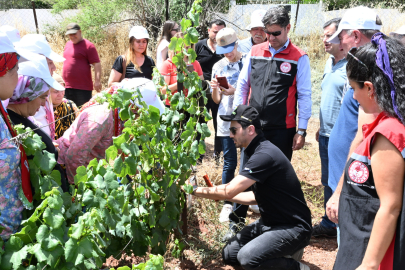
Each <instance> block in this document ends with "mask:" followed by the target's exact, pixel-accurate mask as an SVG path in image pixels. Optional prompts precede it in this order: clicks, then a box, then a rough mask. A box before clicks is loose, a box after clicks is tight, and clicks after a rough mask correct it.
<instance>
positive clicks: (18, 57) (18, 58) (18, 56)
mask: <svg viewBox="0 0 405 270" xmlns="http://www.w3.org/2000/svg"><path fill="white" fill-rule="evenodd" d="M16 55H17V61H18V60H20V55H19V54H18V53H16Z"/></svg>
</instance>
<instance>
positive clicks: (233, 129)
mask: <svg viewBox="0 0 405 270" xmlns="http://www.w3.org/2000/svg"><path fill="white" fill-rule="evenodd" d="M238 128H241V127H230V128H229V131H230V132H231V133H232V135H235V134H236V131H237V130H238Z"/></svg>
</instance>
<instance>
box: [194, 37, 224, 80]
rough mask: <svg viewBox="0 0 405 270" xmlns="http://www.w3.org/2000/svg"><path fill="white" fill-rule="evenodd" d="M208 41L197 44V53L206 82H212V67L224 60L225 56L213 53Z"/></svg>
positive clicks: (204, 40)
mask: <svg viewBox="0 0 405 270" xmlns="http://www.w3.org/2000/svg"><path fill="white" fill-rule="evenodd" d="M207 40H208V39H203V40H200V41H199V42H198V43H197V44H195V52H196V54H197V61H198V62H199V63H200V65H201V69H202V71H203V74H204V80H209V81H211V74H212V67H213V66H214V64H215V63H216V62H218V61H219V60H221V59H222V58H224V55H223V54H216V52H212V51H211V49H210V48H209V47H208V44H207Z"/></svg>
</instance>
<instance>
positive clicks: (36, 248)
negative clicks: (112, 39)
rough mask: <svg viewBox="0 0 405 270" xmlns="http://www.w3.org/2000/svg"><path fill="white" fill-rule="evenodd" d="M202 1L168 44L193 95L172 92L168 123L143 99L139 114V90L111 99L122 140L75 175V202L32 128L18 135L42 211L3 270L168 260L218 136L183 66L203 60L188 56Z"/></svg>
mask: <svg viewBox="0 0 405 270" xmlns="http://www.w3.org/2000/svg"><path fill="white" fill-rule="evenodd" d="M200 2H201V0H197V1H196V2H194V4H193V6H192V9H191V11H190V12H189V13H188V17H189V18H190V19H183V20H182V21H181V28H182V31H183V32H184V33H185V36H184V39H182V38H179V39H176V38H173V39H172V40H171V43H170V45H169V48H170V49H173V50H176V51H178V52H179V53H177V54H176V55H175V56H174V57H173V62H174V63H175V64H176V66H177V67H178V72H177V80H178V82H180V83H183V84H184V87H185V88H187V89H189V94H188V96H187V97H186V96H185V95H184V93H183V92H179V93H175V94H174V95H171V94H170V93H169V94H168V98H169V99H170V101H171V106H170V108H166V111H165V113H164V114H163V115H162V116H160V113H159V109H157V108H155V107H152V106H150V107H149V108H148V107H147V106H146V104H145V103H143V102H141V101H140V93H139V91H138V95H137V98H138V103H139V104H141V105H142V106H143V108H141V109H140V110H138V111H137V112H135V111H134V110H133V106H131V104H132V103H131V102H132V100H133V92H132V91H130V90H128V89H118V90H117V94H114V95H110V94H105V95H104V97H103V98H104V100H105V101H106V102H108V103H109V105H110V108H111V109H115V108H120V118H121V119H122V120H124V121H126V122H125V125H124V129H123V132H122V135H120V136H118V137H113V145H112V146H110V147H109V148H108V149H107V150H106V158H105V159H100V160H97V159H94V160H92V161H91V162H90V163H89V164H88V166H87V167H84V166H81V167H79V168H78V169H77V172H76V175H75V178H74V180H75V185H71V186H70V191H71V194H69V193H63V191H62V190H61V188H60V181H61V180H60V174H59V172H58V171H55V170H53V168H54V166H55V164H56V160H55V157H54V156H53V154H50V153H48V152H46V151H45V150H44V149H45V145H44V143H43V142H42V141H41V138H40V137H39V136H38V135H37V134H35V133H34V132H33V131H32V130H30V129H29V128H26V129H25V128H23V127H22V126H17V127H16V130H17V133H18V134H25V136H24V139H23V140H22V144H23V146H24V149H25V150H26V153H27V155H28V156H31V157H33V158H32V159H30V160H29V165H30V177H31V182H32V185H33V187H34V191H35V195H34V202H33V206H34V210H32V211H28V210H27V211H26V212H25V219H24V221H23V222H22V224H21V229H20V230H19V231H18V232H17V233H15V234H13V235H12V236H11V237H10V239H9V240H8V241H7V242H6V243H5V245H4V250H2V249H0V255H1V257H0V270H2V269H14V270H17V269H28V270H34V269H37V270H40V269H42V270H43V269H60V270H64V269H66V270H68V269H69V270H75V269H96V268H100V267H101V266H102V264H103V263H104V262H105V258H107V257H109V256H114V257H116V256H118V255H119V254H121V253H122V252H126V251H128V252H129V251H131V252H132V253H134V255H136V256H144V255H145V254H146V253H152V254H164V253H165V252H166V243H167V240H168V239H169V236H170V234H171V233H173V232H174V231H175V230H176V231H178V232H180V233H181V222H180V221H179V220H180V214H181V211H182V209H183V207H184V204H185V195H184V193H183V192H182V191H181V187H182V186H183V187H184V190H186V191H187V192H189V193H190V192H191V191H192V187H191V186H190V185H186V184H185V182H186V180H187V179H188V178H189V176H190V175H191V165H196V161H197V159H198V158H199V157H200V155H202V154H204V153H205V148H206V146H205V144H204V138H206V137H208V136H210V131H209V129H208V126H207V124H206V123H200V122H199V121H198V119H205V120H206V121H208V120H210V119H211V116H210V115H209V113H208V112H207V110H206V108H205V107H204V106H203V104H205V103H206V102H207V98H206V96H205V93H204V92H202V91H201V86H202V84H201V80H200V78H199V77H198V74H197V73H196V72H189V71H188V70H187V69H186V68H185V67H186V65H187V63H185V62H184V60H183V58H184V56H185V55H187V56H189V60H190V61H191V62H193V61H194V60H195V58H196V54H195V52H194V50H192V49H188V50H185V49H184V48H185V47H186V46H189V45H191V44H192V43H196V42H197V41H198V32H197V31H196V29H195V28H194V27H192V25H193V24H194V25H198V20H199V15H198V14H199V13H200V12H201V10H202V7H201V6H200ZM153 77H154V79H153V81H154V83H155V84H156V86H157V87H158V88H159V87H162V86H164V84H165V83H164V80H163V78H162V76H161V75H160V74H159V72H158V71H157V69H155V70H154V75H153ZM162 98H165V96H163V97H162ZM197 135H199V136H201V139H200V140H197V139H196V138H197ZM176 243H177V244H178V245H179V246H180V244H179V243H180V242H179V241H178V240H177V242H176ZM0 244H1V243H0ZM178 253H179V252H178ZM178 255H179V254H178ZM160 258H161V257H151V260H150V261H148V262H147V263H146V264H145V265H144V266H139V267H143V268H136V267H138V266H136V267H135V268H133V269H149V268H148V266H147V264H148V263H149V264H150V263H152V264H154V263H157V264H163V262H161V260H163V258H161V259H160ZM158 261H159V262H158ZM150 269H152V268H150ZM156 269H159V268H156Z"/></svg>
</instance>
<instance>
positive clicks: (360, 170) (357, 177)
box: [349, 161, 370, 184]
mask: <svg viewBox="0 0 405 270" xmlns="http://www.w3.org/2000/svg"><path fill="white" fill-rule="evenodd" d="M369 175H370V173H369V171H368V168H367V166H366V165H365V164H364V163H362V162H360V161H354V162H353V163H352V164H350V167H349V177H350V179H351V180H352V181H353V182H355V183H358V184H363V183H364V182H366V181H367V179H368V176H369Z"/></svg>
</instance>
